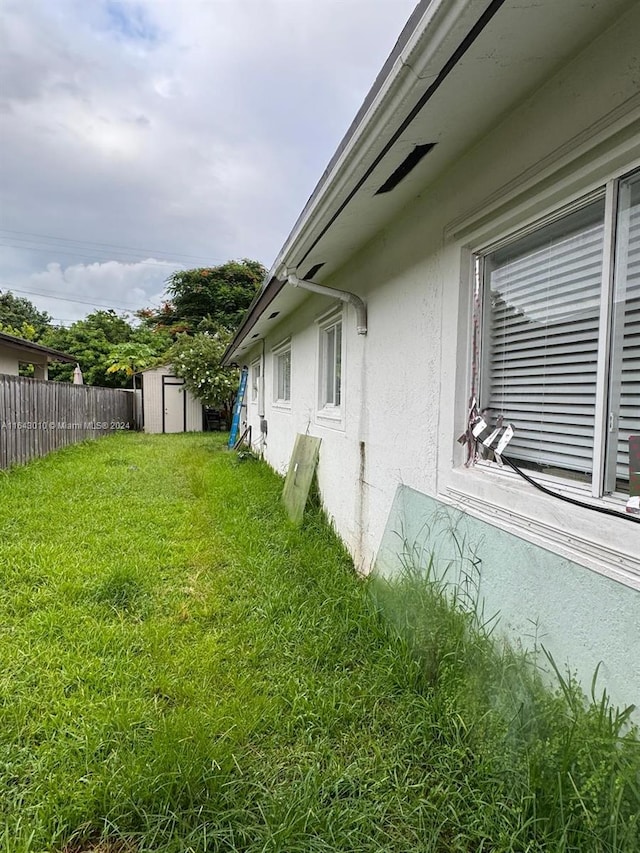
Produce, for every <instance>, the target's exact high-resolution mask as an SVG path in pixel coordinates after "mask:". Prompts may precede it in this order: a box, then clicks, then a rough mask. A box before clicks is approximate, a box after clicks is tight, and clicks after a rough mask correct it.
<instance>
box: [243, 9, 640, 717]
mask: <svg viewBox="0 0 640 853" xmlns="http://www.w3.org/2000/svg"><path fill="white" fill-rule="evenodd" d="M638 32H640V8H639V7H638V4H636V5H635V6H634V7H633V8H632V9H631V10H630V11H629V12H628V14H627V15H626V16H624V17H623V18H622V19H621V20H620V21H619V22H618V23H617V24H616V25H614V26H613V27H612V28H611V29H610V30H608V31H606V32H605V33H603V34H602V35H601V36H600V37H599V38H598V39H597V40H596V41H595V42H594V43H593V44H591V45H590V46H589V47H588V48H587V49H585V50H584V51H583V52H582V53H581V54H579V55H578V56H577V57H575V58H573V59H572V60H571V61H570V62H568V63H567V64H566V65H565V66H564V67H563V68H562V69H560V70H559V71H557V72H556V73H555V75H554V76H553V77H552V78H551V79H549V80H548V81H547V82H546V83H545V85H543V86H542V87H539V88H537V90H536V91H535V92H534V93H532V95H531V96H530V97H529V99H527V100H526V101H525V102H523V103H521V104H520V105H519V106H518V107H517V108H516V109H514V110H513V111H512V112H510V113H509V114H508V115H506V116H504V117H503V120H502V122H501V123H500V124H499V125H497V126H496V127H495V128H494V129H493V130H492V131H491V132H490V133H489V134H488V135H486V136H485V137H484V138H483V139H481V140H480V141H479V142H478V143H477V144H476V145H475V146H473V148H472V149H471V150H469V151H468V152H467V153H466V154H465V155H464V157H463V158H462V159H460V160H459V161H458V162H457V164H456V165H455V166H454V167H453V168H452V169H450V170H449V171H448V172H447V174H446V175H445V176H443V177H442V179H441V180H440V181H439V182H438V183H436V184H435V185H432V186H430V187H429V188H428V189H427V190H426V191H425V192H424V193H423V194H422V196H421V197H419V198H418V199H416V200H415V201H414V202H413V203H412V204H411V205H410V206H409V207H408V208H406V209H405V210H404V211H403V212H402V213H401V215H400V216H399V217H398V218H397V219H396V220H395V221H394V222H393V223H391V224H390V225H389V226H388V227H386V228H385V229H384V230H383V231H382V232H381V233H379V234H378V235H377V236H376V237H375V238H374V239H373V240H372V241H371V242H370V243H369V244H368V245H367V246H366V247H364V248H363V249H362V250H361V251H359V252H358V253H357V255H355V256H353V257H352V258H351V260H350V261H349V262H348V264H346V265H345V266H344V267H343V268H342V270H341V271H340V272H339V273H338V274H337V275H335V276H333V277H332V278H331V279H330V280H329V281H327V282H326V283H327V284H328V285H330V286H332V287H335V288H342V289H346V290H350V291H354V292H356V293H358V294H359V295H361V296H362V297H363V298H364V299H365V300H366V303H367V312H368V323H369V328H368V334H367V336H366V337H362V336H358V335H357V334H356V328H355V326H356V323H355V315H354V312H353V309H352V308H351V307H344V308H343V309H342V310H343V347H344V349H343V354H344V360H343V400H342V407H341V408H342V413H341V420H340V421H335V422H333V423H331V422H328V421H326V420H323V419H321V418H319V417H318V405H317V393H318V392H317V379H318V376H317V370H318V366H317V365H318V351H319V339H318V325H317V321H318V319H319V318H321V317H322V315H323V314H324V313H325V312H327V311H328V310H329V309H330V308H331V307H332V302H331V300H329V299H328V298H324V297H320V296H315V295H310V296H309V298H308V299H307V301H306V302H305V303H304V305H303V306H302V307H301V309H299V310H298V311H297V312H296V313H295V314H294V315H292V316H291V317H287V318H285V319H283V321H282V323H281V324H280V325H279V326H278V327H277V329H276V330H275V331H274V333H273V334H272V336H271V337H269V338H268V339H267V340H266V342H265V354H264V364H263V375H264V396H265V399H264V406H263V408H264V415H265V417H266V418H267V421H268V435H267V438H266V445H265V448H264V452H265V457H266V459H267V460H268V461H269V462H270V463H271V464H272V465H273V466H274V467H275V468H276V469H277V470H279V471H282V472H284V471H285V469H286V466H287V463H288V460H289V457H290V453H291V450H292V447H293V442H294V439H295V435H296V433H298V432H302V433H304V432H307V431H308V432H309V433H310V434H312V435H317V436H320V437H321V439H322V445H321V448H320V462H319V468H318V479H319V485H320V489H321V492H322V496H323V500H324V503H325V506H326V508H327V511H328V513H329V515H330V517H331V518H332V519H333V521H334V523H335V526H336V529H337V530H338V532H339V533H340V535H341V536H342V537H343V539H344V541H345V543H346V544H347V547H348V548H349V549H350V551H351V553H352V554H353V556H354V559H355V561H356V564H357V565H358V566H359V568H360V569H361V570H363V571H368V570H369V569H370V568H371V566H372V565H373V562H374V560H375V557H376V554H377V553H378V550H379V546H380V542H381V538H382V535H383V531H384V530H385V525H386V523H387V520H388V518H389V514H390V511H391V508H392V504H393V501H394V496H395V495H396V491H397V489H398V487H399V486H401V487H404V488H409V489H411V490H415V491H416V492H418V493H420V494H423V495H427V496H430V497H431V498H433V499H436V500H437V501H439V502H441V504H442V505H443V506H445V507H458V508H460V509H462V510H463V511H464V512H465V513H468V514H469V515H471V516H473V517H476V518H477V519H479V520H480V522H481V523H482V524H483V525H484V526H485V527H486V530H487V536H488V537H489V538H490V537H492V536H493V535H494V533H495V531H499V530H503V531H506V532H508V533H509V534H512V535H513V536H516V537H518V538H519V539H520V540H522V541H523V542H526V543H527V549H528V550H529V553H535V554H537V553H538V552H542V551H544V552H545V553H546V552H550V553H551V554H553V555H555V556H556V557H557V558H562V559H563V560H564V561H566V562H567V564H569V563H570V564H571V565H572V566H576V567H577V568H576V571H577V572H578V573H580V572H582V573H583V578H584V583H583V587H584V590H585V592H584V595H583V596H582V597H580V598H576V597H575V593H576V591H577V590H578V589H579V588H580V584H579V583H577V584H573V585H572V586H571V588H572V590H573V593H572V595H574V597H573V598H572V601H571V607H570V608H565V607H564V606H562V602H563V600H564V597H565V596H566V595H567V588H566V584H565V582H564V579H563V574H562V569H561V568H560V569H559V570H558V576H557V578H554V572H552V571H546V572H545V573H544V584H545V587H544V591H543V592H542V593H541V594H540V595H537V596H536V597H535V598H532V599H529V604H528V605H525V606H524V612H523V614H522V624H524V623H527V624H529V622H534V623H536V624H539V625H541V626H542V630H543V631H544V630H546V631H547V632H548V633H549V635H550V636H552V637H553V636H563V637H564V638H565V639H564V640H563V643H562V644H561V645H560V646H559V654H560V659H562V660H564V659H566V660H567V661H568V662H569V663H571V662H572V661H576V665H579V666H582V665H583V664H584V666H585V667H588V664H587V663H585V660H586V659H585V656H584V654H582V650H583V646H584V643H591V644H592V646H593V648H594V649H603V650H605V652H606V653H607V654H610V658H609V659H608V660H607V667H609V668H610V669H611V670H612V671H616V672H618V673H624V674H625V678H624V679H621V680H620V681H621V683H620V684H619V685H618V688H619V691H620V692H619V694H618V695H617V696H615V697H614V698H616V699H617V700H618V701H627V702H633V701H636V702H637V701H638V700H640V672H639V671H638V665H637V659H638V651H639V649H638V643H637V642H636V643H635V644H633V643H630V644H618V645H616V647H615V649H612V647H611V643H610V642H609V641H608V640H607V637H608V636H609V635H610V634H612V633H614V634H616V635H617V636H625V637H637V625H638V624H639V620H638V616H639V615H640V609H639V608H640V592H639V590H640V529H639V528H638V526H637V525H633V524H631V523H629V522H628V521H626V520H624V519H618V518H613V517H611V516H605V515H601V514H599V513H596V512H593V511H591V510H588V509H583V508H580V507H576V506H569V505H567V504H565V503H562V502H560V501H558V500H556V499H554V498H550V497H548V496H546V495H543V494H541V493H539V492H537V491H536V490H535V489H533V488H532V487H531V486H529V485H528V484H526V483H525V482H524V481H522V480H520V479H519V478H518V477H517V475H515V474H512V473H510V472H506V471H503V470H502V471H501V470H498V469H496V468H495V467H493V468H491V469H487V468H486V467H485V466H476V467H472V468H466V467H465V466H464V464H463V463H464V451H463V449H462V448H461V447H460V445H458V444H457V443H456V438H457V437H458V436H459V435H460V433H461V432H463V430H464V429H465V426H466V412H467V408H468V402H469V393H470V387H471V386H470V382H471V331H472V284H473V275H472V261H471V259H472V253H473V252H474V251H478V250H480V249H482V248H483V247H484V246H486V245H488V244H490V243H492V242H493V241H496V240H498V239H502V238H504V237H505V236H508V235H509V234H511V233H513V232H515V231H516V230H518V229H519V228H521V227H523V226H525V225H527V224H529V223H531V222H534V221H535V220H537V219H538V218H540V217H542V216H544V215H546V214H548V213H550V212H553V211H554V210H557V209H558V208H559V207H561V206H563V205H565V204H567V203H569V202H572V201H574V200H576V199H578V198H581V197H583V196H585V195H586V194H587V193H589V192H591V191H592V190H594V189H596V188H598V187H601V186H603V185H604V184H605V182H606V181H607V180H609V179H611V178H614V177H616V176H619V175H622V174H625V173H626V172H629V171H631V170H632V169H634V168H638V167H640V98H639V96H638V92H637V80H638V79H640V58H639V53H638V50H637V33H638ZM629 69H632V73H630V71H629ZM287 338H290V340H291V405H290V406H284V405H283V406H279V407H276V406H274V404H273V381H274V380H273V366H274V357H273V352H272V349H273V347H277V345H278V344H279V343H280V342H281V341H284V340H285V339H287ZM258 357H261V355H260V350H259V349H258V348H256V349H254V350H253V351H252V352H251V353H249V354H248V355H247V363H248V364H249V363H251V361H253V360H254V359H256V358H258ZM259 408H260V407H259V406H257V405H252V404H249V406H248V416H249V420H250V423H252V425H253V428H254V434H259V425H258V414H259V412H258V409H259ZM569 491H570V489H569ZM575 494H576V496H578V497H579V496H580V494H583V492H581V491H580V489H579V488H578V487H576V489H575ZM617 506H618V507H619V506H620V502H619V501H618V504H617ZM527 549H525V550H524V551H522V552H518V553H521V554H525V553H526V551H527ZM494 555H495V556H496V558H498V556H499V555H498V552H497V551H495V552H494ZM518 559H519V560H520V562H518ZM504 560H509V556H508V555H504ZM514 560H515V562H513V563H512V564H510V565H509V566H508V569H509V571H505V572H504V575H503V576H501V578H500V583H497V584H494V585H493V587H492V589H493V592H492V593H491V596H490V601H489V605H490V607H495V609H500V608H501V606H502V605H504V606H506V604H507V602H508V601H512V600H513V599H514V597H515V598H517V597H518V591H519V589H520V588H521V586H522V585H523V582H524V579H525V578H526V577H527V571H528V567H527V560H526V559H525V558H524V557H522V556H521V557H519V558H517V559H516V558H514ZM542 562H543V563H544V560H543V561H542ZM545 565H546V563H545ZM572 571H573V570H572ZM590 572H595V573H596V574H597V575H598V578H597V582H596V581H594V580H593V578H591V575H590V574H589V573H590ZM572 583H573V582H572ZM602 584H605V586H607V585H609V584H616V585H619V586H615V594H612V595H611V596H609V597H607V596H605V597H602V596H600V601H603V602H606V601H611V602H614V603H613V604H612V605H611V607H609V606H608V605H605V606H602V607H600V603H599V602H598V601H596V599H595V598H594V596H595V595H596V593H594V589H595V588H600V586H601V585H602ZM607 588H609V587H608V586H607ZM592 593H593V594H592ZM618 599H620V600H623V601H624V605H621V604H620V602H619V601H618ZM616 602H617V603H616ZM594 607H598V618H597V619H594V618H593V611H594ZM565 618H566V620H567V624H563V622H562V620H563V619H565ZM572 619H573V621H576V620H577V619H580V620H582V622H583V623H584V624H588V623H590V624H591V635H590V636H589V637H585V636H584V634H583V633H579V632H573V631H572V630H571V627H570V622H571V620H572ZM621 621H622V623H623V624H621ZM521 627H522V625H520V626H519V627H518V626H516V628H514V629H513V630H514V632H515V633H516V635H518V632H520V633H521ZM551 650H552V651H553V648H552V649H551ZM580 675H581V676H582V677H583V679H584V680H585V682H588V680H589V679H590V677H591V675H592V671H591V672H588V671H585V670H583V671H581V672H580ZM618 688H617V689H618Z"/></svg>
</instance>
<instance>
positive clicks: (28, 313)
mask: <svg viewBox="0 0 640 853" xmlns="http://www.w3.org/2000/svg"><path fill="white" fill-rule="evenodd" d="M50 325H51V317H50V316H49V314H47V312H46V311H39V310H38V309H37V308H36V306H35V305H34V304H33V302H30V301H29V300H28V299H24V298H23V297H21V296H14V295H13V293H12V292H11V291H10V290H7V291H5V292H4V293H3V292H1V291H0V331H2V332H6V333H7V334H8V335H16V336H17V337H19V338H26V339H27V340H30V341H37V340H39V339H40V338H41V337H42V335H43V334H44V333H45V331H46V330H47V329H48V328H49V326H50Z"/></svg>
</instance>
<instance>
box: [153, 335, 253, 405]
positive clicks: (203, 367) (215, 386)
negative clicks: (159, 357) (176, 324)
mask: <svg viewBox="0 0 640 853" xmlns="http://www.w3.org/2000/svg"><path fill="white" fill-rule="evenodd" d="M230 337H231V336H230V333H229V332H227V331H226V330H225V329H218V331H216V332H197V333H196V334H195V335H186V334H182V335H179V336H178V338H177V340H176V342H175V344H174V345H173V347H172V348H171V349H170V350H169V352H168V353H167V359H168V360H169V361H170V362H171V364H172V366H173V370H174V372H175V374H176V376H180V377H181V378H182V379H184V381H185V385H186V387H187V388H188V389H189V391H191V392H192V394H193V395H194V396H195V397H196V398H197V399H198V400H200V401H201V402H202V403H204V405H205V406H212V407H213V408H216V409H223V410H224V411H226V412H227V413H228V412H230V411H231V409H232V407H233V399H234V396H235V393H236V390H237V387H238V371H237V370H236V369H235V368H231V367H222V365H221V361H222V355H223V353H224V351H225V348H226V346H227V344H228V343H229V340H230Z"/></svg>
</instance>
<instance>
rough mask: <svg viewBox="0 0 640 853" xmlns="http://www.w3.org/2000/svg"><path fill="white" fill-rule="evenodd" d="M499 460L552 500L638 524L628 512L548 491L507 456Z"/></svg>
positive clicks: (637, 520)
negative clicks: (557, 499) (558, 500)
mask: <svg viewBox="0 0 640 853" xmlns="http://www.w3.org/2000/svg"><path fill="white" fill-rule="evenodd" d="M500 458H501V459H503V460H504V461H505V462H506V463H507V465H509V466H510V467H511V468H513V470H514V471H515V472H516V474H520V476H521V477H522V479H523V480H526V481H527V483H530V484H531V485H532V486H535V487H536V489H540V491H541V492H544V493H545V495H551V497H552V498H559V499H560V500H561V501H566V502H567V503H568V504H573V505H574V506H581V507H584V508H585V509H593V510H595V511H596V512H601V513H604V515H613V516H615V517H616V518H624V519H626V520H627V521H635V523H636V524H640V516H634V515H630V514H629V513H628V512H625V513H623V512H618V510H615V509H608V508H607V507H604V506H594V505H593V504H589V503H585V502H584V501H579V500H577V499H576V498H570V497H568V496H567V495H562V494H560V493H559V492H554V491H553V490H552V489H548V488H547V487H546V486H543V485H542V484H541V483H538V482H537V480H534V479H533V477H530V476H529V475H528V474H525V473H524V471H523V470H522V469H521V468H518V466H517V465H516V463H515V462H512V461H511V459H509V458H508V457H507V456H503V455H502V453H501V454H500Z"/></svg>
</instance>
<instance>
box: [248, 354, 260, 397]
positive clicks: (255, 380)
mask: <svg viewBox="0 0 640 853" xmlns="http://www.w3.org/2000/svg"><path fill="white" fill-rule="evenodd" d="M261 373H262V360H261V359H259V358H258V359H256V360H255V361H252V362H251V372H250V376H251V405H252V406H257V405H258V403H259V402H260V380H261V378H262V377H261Z"/></svg>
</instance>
